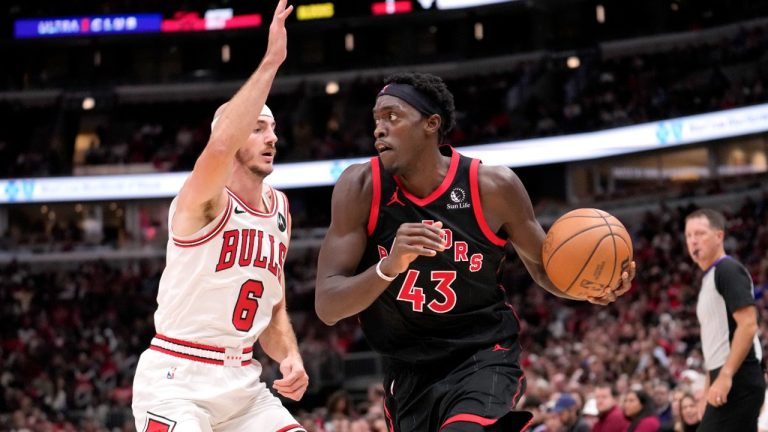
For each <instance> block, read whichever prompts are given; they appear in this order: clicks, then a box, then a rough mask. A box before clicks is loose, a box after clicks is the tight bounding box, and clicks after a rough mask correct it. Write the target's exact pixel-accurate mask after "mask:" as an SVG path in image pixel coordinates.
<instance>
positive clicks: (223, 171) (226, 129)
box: [172, 0, 293, 236]
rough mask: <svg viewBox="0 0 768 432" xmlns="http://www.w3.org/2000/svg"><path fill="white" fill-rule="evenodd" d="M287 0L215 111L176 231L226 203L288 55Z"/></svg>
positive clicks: (197, 224) (205, 219)
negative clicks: (235, 167) (263, 47)
mask: <svg viewBox="0 0 768 432" xmlns="http://www.w3.org/2000/svg"><path fill="white" fill-rule="evenodd" d="M286 3H287V0H280V1H279V3H278V5H277V8H276V9H275V14H274V16H273V17H272V24H270V26H269V42H268V44H267V51H266V53H265V54H264V58H263V59H262V61H261V63H260V64H259V66H258V68H257V69H256V71H255V72H254V73H253V74H252V75H251V76H250V78H248V81H246V83H245V84H244V85H243V86H242V87H241V88H240V90H239V91H238V92H237V93H236V94H235V96H234V97H233V98H232V99H231V100H230V101H229V102H228V103H227V104H226V106H224V107H223V109H221V110H220V112H218V116H217V117H216V118H215V121H214V122H213V125H212V131H211V136H210V138H209V139H208V144H207V145H206V146H205V149H204V150H203V152H202V153H201V154H200V157H199V158H198V159H197V162H196V163H195V167H194V169H193V170H192V174H191V175H190V176H189V178H188V179H187V180H186V182H185V183H184V186H182V188H181V191H180V192H179V198H178V202H177V205H176V212H175V213H174V215H173V222H172V223H173V231H174V233H175V234H177V235H182V236H184V235H190V234H193V233H195V232H197V231H198V230H199V229H200V228H202V227H204V226H205V225H206V224H207V223H209V222H210V221H211V220H213V219H214V218H215V216H216V215H218V214H219V213H220V212H221V211H222V210H223V208H224V206H225V204H226V201H225V197H226V196H225V194H224V185H225V184H226V183H227V181H228V180H229V178H230V176H231V174H232V164H233V160H234V157H235V153H236V152H237V150H238V149H240V147H242V146H243V144H245V142H246V140H247V139H248V136H249V135H250V133H251V132H252V131H253V128H254V126H255V125H257V124H258V117H259V113H260V112H261V108H262V107H263V105H264V103H265V102H266V100H267V96H268V95H269V90H270V88H271V87H272V82H273V80H274V78H275V75H276V74H277V70H278V68H279V67H280V65H281V64H282V63H283V61H285V58H286V55H287V41H288V38H287V33H286V30H285V19H286V18H287V17H288V15H289V14H290V13H291V11H292V10H293V6H288V7H286Z"/></svg>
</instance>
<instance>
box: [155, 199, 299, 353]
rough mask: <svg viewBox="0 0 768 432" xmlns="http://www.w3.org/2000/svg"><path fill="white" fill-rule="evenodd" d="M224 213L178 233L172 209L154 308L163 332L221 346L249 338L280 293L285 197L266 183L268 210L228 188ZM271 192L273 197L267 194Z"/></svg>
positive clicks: (285, 246)
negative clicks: (193, 229)
mask: <svg viewBox="0 0 768 432" xmlns="http://www.w3.org/2000/svg"><path fill="white" fill-rule="evenodd" d="M226 192H227V197H228V200H227V205H226V208H225V210H224V212H223V213H221V214H220V215H218V216H217V217H216V218H215V219H214V220H213V221H212V222H211V223H209V224H208V225H207V226H205V227H204V228H203V229H201V230H200V231H198V232H197V233H195V234H193V235H191V236H186V237H180V236H176V235H174V234H173V229H172V227H171V221H172V219H173V214H174V212H175V210H176V202H177V199H178V197H177V198H175V199H174V200H173V202H172V203H171V207H170V210H169V212H168V213H169V216H168V231H169V236H168V247H167V255H166V267H165V270H164V271H163V275H162V277H161V279H160V289H159V291H158V295H157V303H158V307H157V312H155V329H156V330H157V333H158V334H161V335H164V336H167V337H170V338H175V339H181V340H186V341H193V342H198V343H201V344H208V345H213V346H221V347H242V346H249V345H252V344H253V343H254V342H255V341H256V339H258V337H259V335H260V334H261V332H262V331H264V329H265V328H266V327H267V325H268V324H269V322H270V320H271V318H272V308H273V307H274V306H275V304H277V303H278V302H279V301H280V300H281V299H282V298H283V288H282V280H281V276H282V271H283V264H284V263H285V255H286V253H287V251H288V241H289V237H288V235H289V233H288V210H289V209H288V200H287V198H286V196H285V195H284V194H283V193H282V192H279V191H277V190H276V189H274V188H272V187H271V186H268V185H266V184H265V185H264V196H263V197H262V198H263V199H264V202H265V203H266V206H267V208H268V209H269V210H268V211H267V212H266V213H262V212H259V211H256V210H254V209H252V208H250V207H248V205H246V204H245V201H243V200H242V199H240V198H239V197H238V196H237V195H235V193H234V192H232V191H231V190H229V189H226ZM270 196H271V198H269V197H270Z"/></svg>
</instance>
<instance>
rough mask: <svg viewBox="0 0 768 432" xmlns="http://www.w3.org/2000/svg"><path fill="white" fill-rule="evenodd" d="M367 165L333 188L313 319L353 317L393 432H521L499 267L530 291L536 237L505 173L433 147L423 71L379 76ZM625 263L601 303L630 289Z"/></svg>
mask: <svg viewBox="0 0 768 432" xmlns="http://www.w3.org/2000/svg"><path fill="white" fill-rule="evenodd" d="M373 118H374V121H375V125H376V127H375V130H374V136H375V140H376V142H375V147H376V150H377V151H378V153H379V156H378V157H375V158H372V159H371V160H370V162H366V163H363V164H358V165H353V166H351V167H349V168H348V169H347V170H346V171H345V172H344V173H343V174H342V176H341V177H340V179H339V181H338V183H337V184H336V187H335V189H334V192H333V199H332V217H331V226H330V227H329V229H328V233H327V235H326V238H325V240H324V242H323V245H322V248H321V250H320V257H319V263H318V270H317V290H316V297H315V302H316V310H317V314H318V316H319V317H320V318H321V319H322V320H323V321H324V322H325V323H326V324H329V325H332V324H334V323H335V322H337V321H339V320H341V319H343V318H346V317H350V316H352V315H356V314H359V317H360V322H361V325H362V329H363V331H364V333H365V335H366V337H367V339H368V341H369V343H370V344H371V346H372V347H373V348H374V349H375V350H377V351H378V352H380V353H381V354H382V355H383V357H384V361H385V366H386V369H385V374H386V376H385V378H384V389H385V392H386V399H385V408H386V414H387V416H388V421H389V422H390V426H391V428H392V430H395V431H399V432H411V431H438V430H440V431H442V432H455V431H482V430H503V431H519V430H522V429H524V427H525V425H526V424H527V422H528V421H529V420H530V414H529V413H524V412H510V411H511V410H512V409H513V408H514V407H515V404H516V403H517V401H518V399H519V398H520V396H522V394H523V392H524V390H525V379H524V377H523V373H522V370H521V369H520V365H519V363H518V357H519V355H520V344H519V342H518V339H517V336H518V332H519V326H518V321H517V318H516V316H515V313H514V312H513V310H512V308H511V307H510V305H508V304H507V303H506V300H505V294H504V291H503V289H504V288H503V287H501V286H499V285H498V281H497V270H498V269H499V265H500V263H501V260H502V256H503V248H504V245H505V244H506V243H507V242H512V244H513V245H514V247H515V249H516V250H517V252H518V254H519V255H520V257H521V259H522V260H523V262H524V263H525V265H526V267H527V268H528V270H529V271H530V273H531V275H532V276H533V278H534V279H535V280H536V282H537V283H538V284H539V285H541V286H542V287H544V288H545V289H546V290H548V291H550V292H551V293H553V294H555V295H557V296H560V297H564V298H569V296H568V295H567V294H565V293H562V292H560V291H558V290H557V288H555V287H554V285H553V284H552V283H551V282H550V281H549V279H548V278H547V276H546V275H545V273H544V269H543V266H542V262H541V248H542V243H543V240H544V237H545V235H544V230H543V229H542V228H541V226H540V225H539V223H538V222H537V221H536V218H535V217H534V213H533V209H532V206H531V202H530V199H529V198H528V194H527V193H526V191H525V188H524V187H523V185H522V184H521V182H520V180H519V179H518V178H517V177H516V176H515V174H514V173H513V172H512V171H511V170H509V169H508V168H505V167H487V166H484V165H482V164H481V163H480V161H478V160H473V159H470V158H467V157H464V156H462V155H460V154H459V153H458V152H457V151H456V150H454V149H453V148H451V147H449V146H442V147H440V146H439V144H440V143H441V142H443V141H444V140H445V138H446V135H447V134H448V132H449V131H450V129H451V127H452V125H453V122H454V103H453V96H452V94H451V93H450V92H449V91H448V89H447V88H446V86H445V84H444V83H443V81H442V80H441V79H440V78H438V77H436V76H433V75H428V74H401V75H395V76H392V77H390V78H388V79H387V80H386V85H385V86H384V88H383V89H381V91H380V92H379V94H378V97H377V99H376V104H375V106H374V108H373ZM633 276H634V263H633V264H632V265H631V268H630V269H629V273H627V272H625V273H624V274H623V275H622V282H621V283H618V284H617V286H614V287H609V289H607V290H606V292H605V294H604V295H603V297H601V298H593V299H591V300H592V301H593V302H595V303H600V304H605V303H608V302H611V301H613V300H615V299H616V297H617V296H620V295H621V294H623V293H624V292H626V291H627V290H628V289H629V287H630V281H631V279H632V277H633Z"/></svg>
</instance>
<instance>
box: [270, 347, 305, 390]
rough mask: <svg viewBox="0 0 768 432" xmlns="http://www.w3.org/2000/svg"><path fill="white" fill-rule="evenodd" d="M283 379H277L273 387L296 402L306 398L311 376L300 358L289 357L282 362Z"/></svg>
mask: <svg viewBox="0 0 768 432" xmlns="http://www.w3.org/2000/svg"><path fill="white" fill-rule="evenodd" d="M280 373H281V374H283V377H282V378H281V379H276V380H275V382H274V383H273V384H272V387H273V388H274V389H275V390H276V391H277V392H278V393H279V394H280V395H282V396H284V397H287V398H288V399H293V400H295V401H297V400H299V399H301V397H302V396H304V392H305V391H307V385H309V376H307V372H306V371H305V370H304V363H303V362H302V361H301V358H300V357H298V356H288V357H286V358H285V359H284V360H283V361H281V362H280Z"/></svg>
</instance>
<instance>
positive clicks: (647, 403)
mask: <svg viewBox="0 0 768 432" xmlns="http://www.w3.org/2000/svg"><path fill="white" fill-rule="evenodd" d="M623 409H624V416H625V417H627V419H628V420H629V422H630V423H629V428H627V432H659V428H660V427H661V423H660V422H659V419H658V417H656V407H655V406H654V404H653V399H651V396H650V395H648V393H646V392H645V391H644V390H635V389H632V390H630V391H629V392H628V393H627V394H626V395H625V396H624V406H623Z"/></svg>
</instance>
